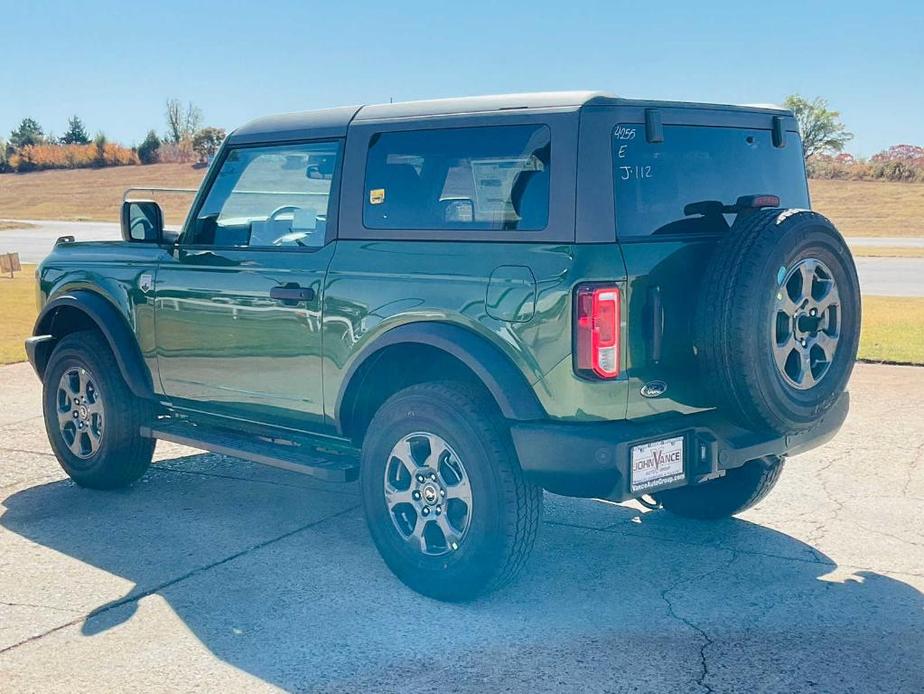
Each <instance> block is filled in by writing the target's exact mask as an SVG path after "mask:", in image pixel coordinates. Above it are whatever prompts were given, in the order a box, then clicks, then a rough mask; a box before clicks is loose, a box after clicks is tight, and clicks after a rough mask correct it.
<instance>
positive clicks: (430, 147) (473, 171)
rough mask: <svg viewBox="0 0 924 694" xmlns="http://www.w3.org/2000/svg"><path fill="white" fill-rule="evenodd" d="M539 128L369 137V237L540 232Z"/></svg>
mask: <svg viewBox="0 0 924 694" xmlns="http://www.w3.org/2000/svg"><path fill="white" fill-rule="evenodd" d="M550 155H551V133H550V131H549V128H548V126H545V125H510V126H500V127H478V128H447V129H444V130H414V131H402V132H385V133H377V134H376V135H374V136H373V137H372V139H371V141H370V144H369V153H368V156H367V159H366V181H365V200H364V203H363V224H364V225H365V227H366V228H367V229H432V230H440V229H447V230H449V229H452V230H462V231H465V230H498V231H500V230H509V231H540V230H542V229H545V227H546V226H547V224H548V221H549V176H550V165H551V159H550Z"/></svg>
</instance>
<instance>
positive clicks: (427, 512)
mask: <svg viewBox="0 0 924 694" xmlns="http://www.w3.org/2000/svg"><path fill="white" fill-rule="evenodd" d="M420 512H421V514H423V515H424V516H429V515H430V507H429V506H424V507H423V508H422V509H421V510H420Z"/></svg>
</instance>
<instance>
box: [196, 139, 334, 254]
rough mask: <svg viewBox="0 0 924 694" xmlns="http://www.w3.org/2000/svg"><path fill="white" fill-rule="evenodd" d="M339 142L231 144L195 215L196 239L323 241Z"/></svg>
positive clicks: (214, 242) (220, 242)
mask: <svg viewBox="0 0 924 694" xmlns="http://www.w3.org/2000/svg"><path fill="white" fill-rule="evenodd" d="M339 156H340V143H339V142H320V143H312V144H292V145H273V146H270V147H241V148H238V149H233V150H231V151H230V152H229V153H228V155H227V157H225V160H224V162H223V163H222V165H221V169H220V170H219V171H218V175H217V176H216V177H215V179H214V181H213V182H212V187H211V189H210V190H209V193H208V196H207V197H206V199H205V202H204V203H203V204H202V207H201V208H200V209H199V212H198V214H197V215H196V220H195V223H194V226H193V229H192V233H191V234H190V237H189V239H188V241H187V243H189V244H191V245H207V246H249V247H275V248H287V247H288V248H303V247H318V246H323V245H324V236H325V232H326V226H327V214H328V204H329V201H330V193H331V185H332V183H333V177H334V171H335V170H336V168H337V159H338V157H339Z"/></svg>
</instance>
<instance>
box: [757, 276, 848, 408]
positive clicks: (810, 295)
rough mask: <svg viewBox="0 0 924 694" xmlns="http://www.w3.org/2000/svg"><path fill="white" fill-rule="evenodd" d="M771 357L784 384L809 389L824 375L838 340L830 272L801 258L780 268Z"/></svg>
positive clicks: (836, 306) (837, 301)
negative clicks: (790, 265)
mask: <svg viewBox="0 0 924 694" xmlns="http://www.w3.org/2000/svg"><path fill="white" fill-rule="evenodd" d="M777 279H778V280H779V289H778V290H777V295H776V311H775V312H774V318H773V321H774V324H773V333H772V334H773V345H772V347H773V357H774V361H775V362H776V366H777V369H778V370H779V372H780V375H782V377H783V379H784V380H785V381H786V382H787V383H788V384H789V385H791V386H792V387H793V388H796V389H797V390H808V389H809V388H812V387H814V386H815V385H817V384H818V383H819V382H820V381H821V380H822V379H823V378H824V377H825V376H826V375H827V373H828V371H829V370H830V368H831V363H832V361H833V359H834V353H835V351H836V350H837V343H838V340H839V339H840V308H841V302H840V295H839V293H838V290H837V283H836V282H835V281H834V276H833V275H832V273H831V270H830V269H829V268H828V266H827V265H825V264H824V263H823V262H821V261H820V260H816V259H815V258H805V259H803V260H800V261H799V262H797V263H796V264H795V265H793V266H792V267H791V268H789V270H788V271H787V270H786V268H780V273H779V277H778V278H777Z"/></svg>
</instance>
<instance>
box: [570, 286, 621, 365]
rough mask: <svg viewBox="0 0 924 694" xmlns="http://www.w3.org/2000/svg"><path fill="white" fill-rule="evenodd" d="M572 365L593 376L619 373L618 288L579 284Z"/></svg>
mask: <svg viewBox="0 0 924 694" xmlns="http://www.w3.org/2000/svg"><path fill="white" fill-rule="evenodd" d="M575 314H576V315H575V321H574V331H575V334H574V347H575V349H574V354H575V369H576V370H577V372H578V373H580V374H581V375H584V376H590V377H593V378H616V377H617V376H619V288H618V287H612V286H610V287H601V286H592V287H578V289H577V301H576V305H575Z"/></svg>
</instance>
